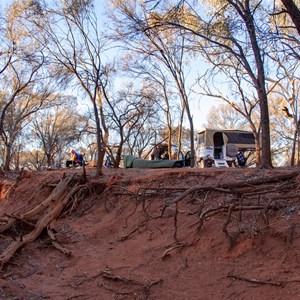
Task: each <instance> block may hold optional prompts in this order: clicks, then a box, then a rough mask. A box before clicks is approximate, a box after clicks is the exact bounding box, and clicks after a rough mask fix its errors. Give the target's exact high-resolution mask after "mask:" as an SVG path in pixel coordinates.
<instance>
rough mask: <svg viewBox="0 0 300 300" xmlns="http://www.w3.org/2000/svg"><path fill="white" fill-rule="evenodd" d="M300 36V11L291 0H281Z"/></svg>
mask: <svg viewBox="0 0 300 300" xmlns="http://www.w3.org/2000/svg"><path fill="white" fill-rule="evenodd" d="M281 2H282V4H283V5H284V7H285V9H286V10H287V13H288V14H289V15H290V17H291V19H292V21H293V23H294V24H295V26H296V29H297V31H298V33H299V35H300V11H299V8H298V7H297V5H296V4H295V2H294V1H293V0H281Z"/></svg>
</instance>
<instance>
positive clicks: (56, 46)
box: [26, 0, 115, 176]
mask: <svg viewBox="0 0 300 300" xmlns="http://www.w3.org/2000/svg"><path fill="white" fill-rule="evenodd" d="M27 12H28V13H27V16H26V17H27V18H26V20H27V21H28V20H30V22H31V24H34V26H35V28H37V35H36V36H35V37H36V39H37V40H38V42H39V43H40V44H42V45H43V46H44V47H45V49H47V53H49V55H50V56H51V57H52V63H54V64H56V68H55V70H56V71H57V74H59V75H62V76H63V77H64V79H65V80H66V82H68V83H69V88H71V87H72V88H75V89H77V90H80V91H81V92H83V93H84V95H85V99H88V101H89V102H90V104H91V105H92V108H93V113H94V118H95V125H96V139H97V150H98V160H97V171H96V176H99V175H101V174H102V166H103V158H104V155H105V145H106V143H107V142H108V138H109V129H108V127H107V126H106V123H105V108H104V105H105V101H109V98H108V93H107V89H108V86H109V82H110V80H111V76H112V74H113V73H114V72H115V70H114V65H113V64H109V63H107V57H106V56H105V51H106V50H107V49H106V47H107V41H106V40H104V39H103V38H101V37H100V35H101V34H100V32H99V30H98V25H99V24H98V19H97V16H96V13H95V9H94V4H93V1H92V0H91V1H89V0H76V1H73V0H61V1H57V2H55V3H49V2H48V1H43V0H40V1H39V0H37V1H34V2H31V3H30V5H29V6H28V10H27ZM29 29H30V28H29Z"/></svg>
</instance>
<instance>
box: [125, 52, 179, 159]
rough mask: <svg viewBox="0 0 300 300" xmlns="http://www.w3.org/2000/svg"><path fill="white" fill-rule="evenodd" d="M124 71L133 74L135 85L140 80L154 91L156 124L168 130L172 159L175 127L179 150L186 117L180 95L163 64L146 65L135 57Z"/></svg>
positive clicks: (126, 65)
mask: <svg viewBox="0 0 300 300" xmlns="http://www.w3.org/2000/svg"><path fill="white" fill-rule="evenodd" d="M124 69H125V71H127V72H129V73H130V74H133V76H134V81H135V84H136V81H137V80H139V82H141V84H143V83H144V85H147V86H148V90H152V91H153V92H152V94H153V95H155V97H153V98H154V100H155V99H156V100H155V102H154V103H155V104H156V106H157V110H156V112H155V113H156V114H157V117H156V120H157V122H156V124H157V125H159V126H160V127H166V128H167V143H168V150H169V157H171V146H172V145H173V144H175V139H174V127H177V128H178V134H177V137H178V138H177V146H178V149H181V142H182V127H183V117H184V109H182V108H181V109H180V107H178V105H177V104H178V93H176V88H174V87H173V82H172V80H170V78H169V76H168V75H167V74H166V71H165V69H164V67H163V66H162V65H161V64H159V63H157V62H155V61H148V63H147V64H145V63H144V62H143V61H141V60H140V59H139V58H138V57H136V56H134V55H133V57H130V59H127V60H126V64H125V66H124ZM158 123H159V124H158ZM156 127H157V126H156ZM154 143H155V142H154ZM179 152H180V151H179ZM179 152H178V153H179ZM178 159H179V158H178Z"/></svg>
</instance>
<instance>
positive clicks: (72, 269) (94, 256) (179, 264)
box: [0, 168, 300, 300]
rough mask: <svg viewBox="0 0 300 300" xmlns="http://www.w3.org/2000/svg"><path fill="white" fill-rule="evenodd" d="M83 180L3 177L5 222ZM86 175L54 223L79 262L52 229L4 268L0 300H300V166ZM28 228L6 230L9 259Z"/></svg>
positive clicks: (56, 173) (1, 243)
mask: <svg viewBox="0 0 300 300" xmlns="http://www.w3.org/2000/svg"><path fill="white" fill-rule="evenodd" d="M74 172H77V173H79V174H81V170H80V169H79V170H51V171H40V172H34V173H25V174H23V176H22V178H15V177H14V178H13V177H12V176H2V178H1V198H0V222H1V223H0V224H1V225H3V224H4V223H5V218H6V217H7V215H15V216H18V215H20V214H21V213H22V212H25V211H28V210H30V209H32V208H33V207H36V206H37V205H38V204H39V203H41V202H42V201H43V200H45V199H46V198H47V197H49V195H50V194H51V193H52V191H53V189H54V186H55V185H56V184H57V183H58V182H59V181H60V180H61V179H62V178H63V177H68V176H70V175H71V174H73V173H74ZM87 172H88V181H89V184H90V192H89V195H88V196H86V197H85V198H84V199H83V200H82V201H80V202H77V203H75V204H74V205H72V206H71V208H70V206H69V207H68V210H65V211H64V212H63V213H62V214H61V216H60V218H58V219H57V222H56V225H55V235H56V239H57V241H58V243H59V244H60V245H61V246H62V247H64V248H65V249H68V250H69V251H70V252H71V254H70V255H69V256H67V255H65V254H63V253H62V252H61V251H59V250H58V249H56V248H54V247H53V245H52V243H51V241H50V238H49V236H48V235H47V232H46V231H43V232H42V234H41V235H40V236H39V237H38V238H37V239H36V240H35V241H33V242H32V243H28V244H26V245H24V246H23V247H21V248H20V249H19V250H18V251H17V252H16V253H15V254H14V256H13V257H12V258H11V259H10V260H9V261H8V262H7V263H6V264H5V265H4V266H3V268H2V271H1V273H0V275H1V277H0V299H153V300H154V299H166V300H169V299H170V300H171V299H172V300H177V299H178V300H181V299H197V300H200V299H203V300H206V299H261V300H263V299H268V300H269V299H300V264H299V250H300V239H299V234H300V227H299V226H300V221H299V215H300V202H299V200H300V199H299V198H300V194H299V189H300V181H299V178H298V173H299V170H298V169H274V170H259V169H207V170H202V169H196V170H192V169H189V168H187V169H160V170H141V169H119V170H112V169H105V170H104V175H103V176H102V177H101V178H99V179H96V178H94V173H95V170H94V169H88V170H87ZM290 174H292V175H291V176H290ZM286 175H287V177H286V178H285V176H286ZM281 177H282V178H281ZM277 178H281V179H280V180H279V179H278V180H277ZM273 179H274V182H273V181H272V180H273ZM246 182H247V184H246ZM298 194H299V197H298ZM34 221H36V220H32V222H34ZM29 230H30V229H29V226H28V224H24V223H20V224H19V225H15V226H13V227H12V228H11V229H9V230H7V231H5V232H2V233H1V235H0V250H1V253H2V255H1V256H0V259H2V258H3V255H4V254H5V251H6V249H7V248H8V247H9V245H10V243H12V242H13V240H12V239H11V237H13V238H14V239H18V238H20V236H21V235H22V234H25V233H26V232H28V231H29ZM24 232H25V233H24Z"/></svg>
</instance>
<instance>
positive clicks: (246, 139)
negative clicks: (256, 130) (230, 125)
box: [199, 129, 255, 149]
mask: <svg viewBox="0 0 300 300" xmlns="http://www.w3.org/2000/svg"><path fill="white" fill-rule="evenodd" d="M201 133H202V134H205V140H204V143H205V145H206V146H212V147H213V146H214V134H215V133H222V136H223V141H224V144H227V145H229V144H234V145H236V146H237V147H238V148H244V149H247V148H255V139H254V135H253V133H252V132H250V131H243V130H222V129H206V130H203V131H201V132H199V134H201Z"/></svg>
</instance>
